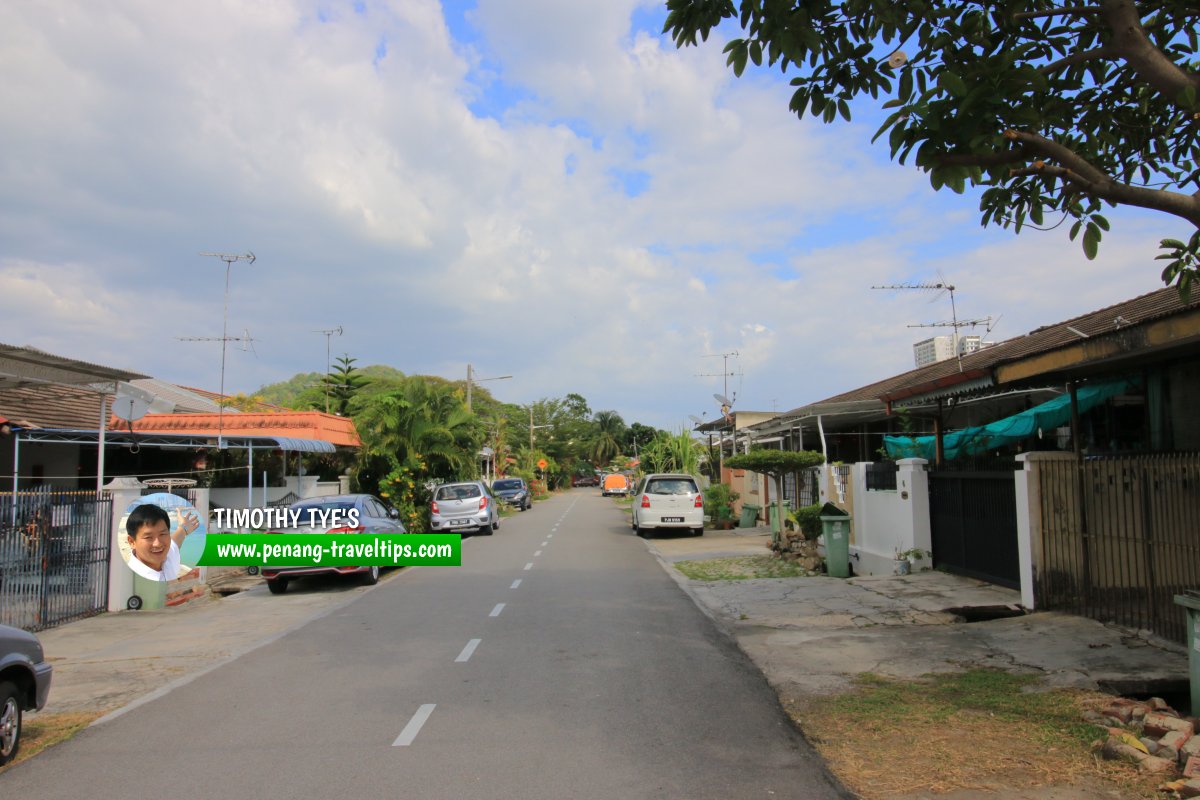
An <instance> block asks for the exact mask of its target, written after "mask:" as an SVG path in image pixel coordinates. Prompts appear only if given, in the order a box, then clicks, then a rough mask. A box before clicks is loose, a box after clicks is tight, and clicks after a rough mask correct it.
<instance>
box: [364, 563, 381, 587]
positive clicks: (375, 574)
mask: <svg viewBox="0 0 1200 800" xmlns="http://www.w3.org/2000/svg"><path fill="white" fill-rule="evenodd" d="M362 582H363V585H364V586H374V585H375V584H377V583H379V567H378V566H374V567H367V571H366V572H364V573H363V574H362Z"/></svg>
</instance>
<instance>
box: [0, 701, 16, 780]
mask: <svg viewBox="0 0 1200 800" xmlns="http://www.w3.org/2000/svg"><path fill="white" fill-rule="evenodd" d="M20 747H21V696H20V695H19V694H17V687H16V685H14V684H12V683H10V682H8V681H5V682H4V683H0V766H3V765H4V764H7V763H8V762H9V761H12V760H13V758H14V757H15V756H16V755H17V750H18V749H20Z"/></svg>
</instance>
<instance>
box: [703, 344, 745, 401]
mask: <svg viewBox="0 0 1200 800" xmlns="http://www.w3.org/2000/svg"><path fill="white" fill-rule="evenodd" d="M737 357H738V351H737V350H730V351H729V352H728V353H706V354H705V355H704V356H702V358H720V359H723V360H722V367H721V371H720V372H702V373H699V374H697V375H696V376H695V377H697V378H723V379H724V381H725V394H729V379H730V378H731V377H732V376H734V375H740V374H741V372H740V371H738V372H730V371H729V359H731V358H737ZM735 394H736V393H735ZM718 402H720V401H718ZM726 405H733V403H726Z"/></svg>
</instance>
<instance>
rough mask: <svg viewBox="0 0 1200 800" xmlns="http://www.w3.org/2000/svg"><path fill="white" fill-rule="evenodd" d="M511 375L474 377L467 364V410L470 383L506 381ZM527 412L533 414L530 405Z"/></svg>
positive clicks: (469, 403) (469, 399)
mask: <svg viewBox="0 0 1200 800" xmlns="http://www.w3.org/2000/svg"><path fill="white" fill-rule="evenodd" d="M511 377H512V375H501V376H500V377H498V378H476V377H475V370H474V368H473V367H472V366H471V365H470V364H467V411H470V410H471V386H472V384H476V383H483V382H484V381H506V380H508V379H509V378H511ZM529 413H530V415H532V414H533V407H532V406H530V410H529Z"/></svg>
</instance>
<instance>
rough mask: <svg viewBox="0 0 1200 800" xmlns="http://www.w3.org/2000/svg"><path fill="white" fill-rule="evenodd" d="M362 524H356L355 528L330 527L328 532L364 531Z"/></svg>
mask: <svg viewBox="0 0 1200 800" xmlns="http://www.w3.org/2000/svg"><path fill="white" fill-rule="evenodd" d="M365 530H366V528H364V527H363V526H362V525H355V526H354V527H353V528H350V527H346V526H343V527H341V528H330V529H329V530H328V531H326V532H327V533H362V532H363V531H365Z"/></svg>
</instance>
